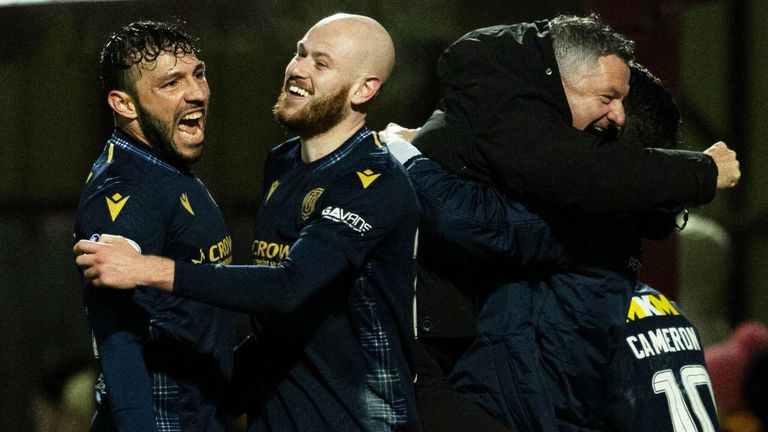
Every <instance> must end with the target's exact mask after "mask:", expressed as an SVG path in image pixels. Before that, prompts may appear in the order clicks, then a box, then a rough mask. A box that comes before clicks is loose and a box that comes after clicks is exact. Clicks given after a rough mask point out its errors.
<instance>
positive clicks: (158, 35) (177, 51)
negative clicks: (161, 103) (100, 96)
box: [99, 21, 200, 96]
mask: <svg viewBox="0 0 768 432" xmlns="http://www.w3.org/2000/svg"><path fill="white" fill-rule="evenodd" d="M182 25H183V23H182V22H177V23H166V22H156V21H136V22H133V23H131V24H128V25H127V26H125V27H123V28H121V29H120V30H118V31H116V32H115V33H113V34H112V36H111V37H110V38H109V41H107V44H106V45H105V46H104V49H103V50H102V51H101V59H100V62H99V67H100V72H101V83H102V85H103V87H104V91H106V92H109V91H111V90H122V91H125V92H128V93H129V94H132V95H134V96H135V87H134V84H135V79H134V78H133V77H131V75H130V73H129V72H130V69H131V67H133V66H134V65H139V64H141V63H142V62H145V63H152V62H154V61H155V60H156V59H157V57H158V56H159V55H160V54H161V53H163V52H167V53H172V54H173V55H175V56H176V57H183V56H185V55H187V54H194V53H196V52H197V53H199V52H200V50H199V49H198V48H197V46H196V42H197V41H196V40H195V39H193V38H192V37H191V36H190V35H188V34H187V33H185V32H184V31H182V30H181V26H182ZM139 73H141V71H139Z"/></svg>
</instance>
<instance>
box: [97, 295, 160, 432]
mask: <svg viewBox="0 0 768 432" xmlns="http://www.w3.org/2000/svg"><path fill="white" fill-rule="evenodd" d="M132 294H133V292H132V291H111V290H95V291H94V295H95V297H96V298H97V301H96V302H90V305H89V306H88V322H89V324H90V327H91V329H92V331H93V336H94V342H95V344H96V349H97V351H98V354H99V364H100V365H101V371H102V374H103V376H104V382H105V384H106V393H107V399H108V406H109V408H110V410H111V412H112V417H113V418H114V421H115V426H116V427H117V430H119V431H136V432H143V431H155V430H157V425H156V422H155V409H154V402H153V398H152V382H151V377H150V375H149V372H148V371H147V368H146V364H145V363H144V358H143V357H142V341H141V336H140V334H141V331H142V329H141V327H142V326H144V327H146V326H147V325H148V324H147V319H146V317H145V316H142V314H141V312H140V311H139V310H138V308H137V307H136V306H134V305H132V304H131V303H132V302H131V295H132Z"/></svg>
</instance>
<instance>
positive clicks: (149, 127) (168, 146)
mask: <svg viewBox="0 0 768 432" xmlns="http://www.w3.org/2000/svg"><path fill="white" fill-rule="evenodd" d="M136 109H137V112H138V120H139V125H140V127H141V130H142V132H143V133H144V136H145V137H146V138H147V140H149V142H150V143H152V145H153V146H154V147H155V148H156V149H157V150H159V151H160V152H161V153H162V154H163V155H164V156H167V157H168V158H170V159H171V160H172V161H173V162H181V163H184V164H193V163H195V162H197V161H199V160H200V158H202V157H203V146H202V144H201V145H199V146H197V147H195V148H193V149H191V150H188V151H187V152H184V151H182V150H181V149H180V148H179V146H177V145H176V144H175V143H174V141H173V132H174V130H173V129H174V127H175V126H176V125H177V124H178V123H179V122H178V121H174V122H167V121H164V120H163V119H161V118H160V117H157V116H155V115H154V114H152V113H151V112H149V110H146V109H144V108H143V107H142V106H141V104H137V105H136ZM176 117H178V115H175V116H174V118H176Z"/></svg>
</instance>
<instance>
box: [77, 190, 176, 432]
mask: <svg viewBox="0 0 768 432" xmlns="http://www.w3.org/2000/svg"><path fill="white" fill-rule="evenodd" d="M89 190H90V188H89ZM147 190H148V189H146V188H143V187H140V186H139V185H136V184H134V183H133V182H131V181H128V180H126V179H125V178H122V177H120V176H119V175H116V176H114V177H113V178H112V180H111V181H107V182H106V183H105V184H104V185H102V186H101V187H99V188H94V192H93V195H91V196H89V197H87V198H85V199H84V200H83V202H82V204H81V208H80V209H79V210H78V220H77V222H76V226H75V232H76V235H77V236H79V237H80V238H89V237H91V235H92V234H96V233H112V234H121V235H124V236H126V237H128V238H130V239H132V240H133V241H135V242H137V243H138V244H139V245H141V246H140V247H141V248H144V250H146V251H150V252H151V251H159V250H160V240H158V239H162V238H163V237H164V235H163V233H164V231H165V228H164V225H163V222H162V219H163V218H162V215H160V214H158V212H159V209H161V208H163V206H161V205H159V204H158V203H157V201H156V198H157V197H158V196H159V195H161V194H158V193H157V190H156V189H154V190H152V193H147ZM117 197H120V198H119V199H117ZM134 245H136V243H134ZM126 246H127V247H128V248H130V249H131V250H132V251H133V252H136V251H135V250H134V247H138V246H132V245H129V244H128V243H126ZM84 276H85V277H84V278H83V283H84V294H85V303H86V306H87V310H88V322H89V325H90V328H91V331H92V332H93V336H94V342H95V344H96V349H97V351H98V355H99V363H100V365H101V369H102V374H103V376H104V380H105V385H106V393H107V398H108V406H109V408H110V410H111V412H112V416H113V418H114V421H115V424H116V426H117V429H118V430H120V431H123V430H126V431H154V430H156V429H157V426H156V419H155V409H154V398H153V391H152V380H151V375H150V373H149V370H148V368H147V365H146V362H145V360H144V357H143V348H144V343H145V342H146V338H145V336H146V333H147V331H148V327H149V319H150V317H149V315H148V313H147V312H146V311H145V310H144V309H143V308H142V307H140V306H138V305H137V303H136V302H135V301H134V298H135V297H136V296H137V295H138V294H141V293H138V292H133V291H130V292H118V291H112V290H103V289H99V288H96V287H95V284H94V283H93V281H91V280H90V279H88V278H87V275H84Z"/></svg>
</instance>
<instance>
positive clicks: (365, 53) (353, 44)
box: [307, 13, 395, 83]
mask: <svg viewBox="0 0 768 432" xmlns="http://www.w3.org/2000/svg"><path fill="white" fill-rule="evenodd" d="M313 32H323V33H326V32H327V33H328V34H332V35H334V36H335V43H336V44H337V47H338V48H339V50H338V51H339V52H340V53H343V54H344V55H345V57H347V59H348V60H349V61H350V62H351V63H352V64H353V65H354V67H353V71H354V72H355V74H356V75H359V74H365V73H367V74H371V75H376V76H377V77H379V78H380V79H381V82H382V83H384V82H385V81H386V80H387V78H389V75H390V74H391V73H392V68H393V67H394V64H395V45H394V43H393V42H392V37H391V36H390V35H389V32H387V30H386V29H385V28H384V27H383V26H382V25H381V24H379V22H378V21H376V20H375V19H373V18H370V17H367V16H363V15H351V14H345V13H338V14H335V15H331V16H329V17H326V18H323V19H322V20H320V21H319V22H318V23H317V24H315V25H314V26H312V28H311V29H309V31H308V32H307V36H309V35H310V34H311V33H313Z"/></svg>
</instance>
